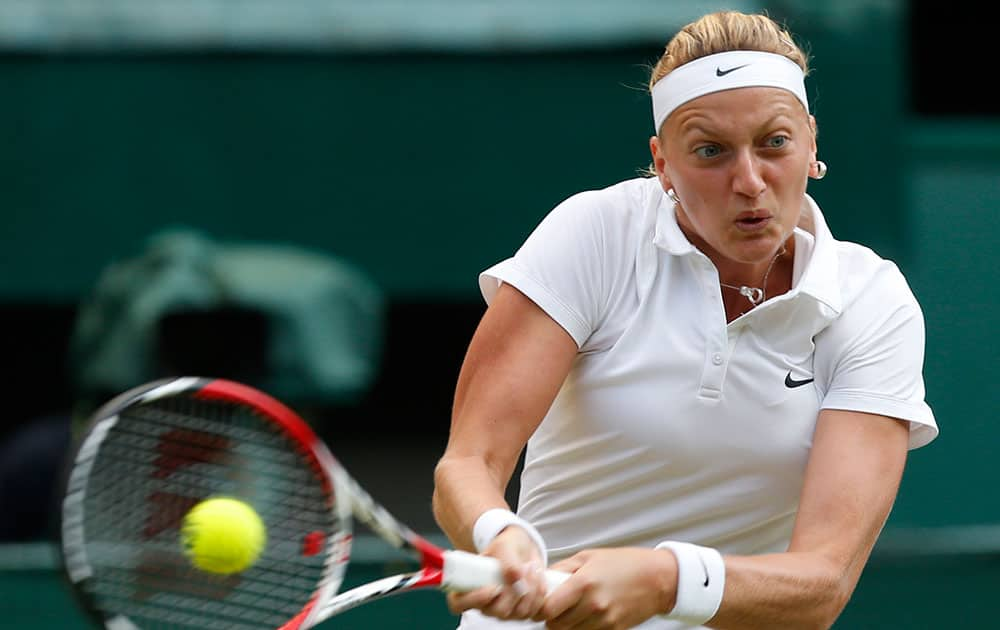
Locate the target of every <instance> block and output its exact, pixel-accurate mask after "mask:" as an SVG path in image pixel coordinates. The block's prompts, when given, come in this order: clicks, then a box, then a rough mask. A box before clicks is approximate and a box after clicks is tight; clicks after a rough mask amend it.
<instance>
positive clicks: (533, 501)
mask: <svg viewBox="0 0 1000 630" xmlns="http://www.w3.org/2000/svg"><path fill="white" fill-rule="evenodd" d="M794 237H795V239H796V240H795V261H794V272H793V282H792V289H791V291H789V292H788V293H786V294H784V295H780V296H777V297H774V298H771V299H768V300H767V301H766V302H765V303H763V304H761V305H759V306H757V307H756V308H754V309H753V310H751V311H749V312H748V313H746V314H745V315H743V316H741V317H740V318H738V319H736V320H734V321H733V322H731V323H728V324H727V322H726V315H725V311H724V308H723V302H722V294H721V288H720V285H719V278H718V274H717V271H716V269H715V266H714V265H713V264H712V262H711V261H710V260H709V258H708V257H707V256H705V255H704V254H703V253H701V252H700V251H699V250H697V249H696V248H695V247H694V246H693V245H692V244H691V243H690V242H689V241H688V240H687V238H686V237H685V236H684V234H683V233H682V232H681V230H680V228H679V227H678V225H677V220H676V215H675V208H674V204H673V203H672V202H671V201H670V200H669V199H668V198H667V197H666V195H665V194H664V193H663V190H662V188H661V187H660V183H659V181H657V180H656V179H655V178H638V179H632V180H628V181H625V182H622V183H620V184H617V185H614V186H611V187H609V188H606V189H603V190H598V191H588V192H584V193H580V194H577V195H575V196H573V197H571V198H569V199H568V200H566V201H565V202H563V203H562V204H560V205H559V206H558V207H556V208H555V209H554V210H553V211H552V212H551V213H550V214H549V215H548V216H547V217H546V218H545V219H544V220H543V221H542V223H541V224H540V225H539V226H538V227H537V228H536V229H535V231H534V232H533V233H532V234H531V236H530V237H529V238H528V239H527V241H526V242H525V243H524V245H523V246H522V247H521V248H520V249H519V250H518V252H517V253H516V255H515V256H514V257H513V258H510V259H508V260H505V261H503V262H501V263H499V264H497V265H495V266H494V267H491V268H490V269H488V270H486V271H485V272H483V274H482V275H481V276H480V287H481V289H482V292H483V295H484V296H485V298H486V299H487V301H489V300H490V299H491V298H492V296H493V295H494V293H495V292H496V289H497V287H498V286H499V284H500V282H508V283H510V284H511V285H513V286H515V287H517V289H519V290H520V291H521V292H522V293H524V294H525V295H527V296H528V297H529V298H531V299H532V300H533V301H534V302H535V303H536V304H538V305H539V306H540V307H541V308H542V309H543V310H544V311H545V312H546V313H548V314H549V315H550V316H551V317H552V318H553V319H554V320H555V321H556V322H558V323H559V324H560V325H561V326H562V327H563V328H564V329H566V331H567V332H568V333H569V334H570V335H571V336H572V337H573V339H574V340H575V341H576V343H577V345H578V346H579V348H580V353H579V355H578V357H577V359H576V362H575V364H574V366H573V368H572V370H571V372H570V374H569V376H568V378H567V380H566V382H565V383H564V385H563V387H562V389H561V390H560V392H559V394H558V396H557V398H556V400H555V402H554V403H553V405H552V407H551V409H550V410H549V412H548V414H547V415H546V416H545V418H544V419H543V420H542V423H541V424H540V426H539V427H538V429H537V430H536V431H535V433H534V435H532V437H531V439H530V440H529V442H528V447H527V451H526V454H525V465H524V471H523V473H522V476H521V490H520V500H519V506H518V513H519V514H520V515H521V516H522V517H524V518H525V519H527V520H528V521H530V522H531V523H533V524H534V525H535V526H536V527H537V528H538V530H539V532H540V533H541V534H542V537H543V538H544V539H545V541H546V543H547V544H548V546H549V555H550V557H551V558H552V559H553V560H558V559H562V558H565V557H568V556H570V555H572V554H574V553H576V552H578V551H581V550H583V549H587V548H591V547H614V546H642V547H653V546H654V545H656V544H657V543H659V542H661V541H663V540H667V539H670V540H679V541H685V542H691V543H696V544H700V545H706V546H711V547H716V548H718V549H719V550H720V551H721V552H722V553H723V554H727V553H731V554H759V553H769V552H779V551H783V550H785V549H786V548H787V545H788V542H789V539H790V536H791V531H792V526H793V523H794V519H795V514H796V510H797V507H798V500H799V493H800V490H801V487H802V481H803V473H804V470H805V465H806V460H807V458H808V457H809V450H810V446H811V442H812V435H813V430H814V428H815V424H816V419H817V415H818V412H819V410H820V409H822V408H832V409H848V410H855V411H863V412H869V413H874V414H880V415H886V416H891V417H895V418H900V419H903V420H907V421H909V423H910V448H917V447H919V446H922V445H924V444H927V443H928V442H930V441H931V440H932V439H934V437H935V436H936V435H937V426H936V424H935V421H934V417H933V414H932V413H931V410H930V408H929V407H928V406H927V405H926V404H925V402H924V385H923V377H922V365H923V351H924V328H923V316H922V314H921V311H920V307H919V306H918V304H917V302H916V300H915V299H914V297H913V294H912V292H911V291H910V289H909V287H908V285H907V283H906V281H905V279H904V278H903V276H902V275H901V274H900V272H899V270H898V269H897V267H896V266H895V265H894V264H893V263H891V262H889V261H886V260H883V259H881V258H879V257H878V256H877V255H876V254H875V253H873V252H872V251H871V250H869V249H868V248H865V247H862V246H860V245H857V244H853V243H846V242H840V241H836V240H834V238H833V237H832V236H831V234H830V232H829V230H828V228H827V226H826V223H825V222H824V220H823V216H822V213H821V212H820V210H819V208H818V207H817V206H816V204H815V202H813V200H812V199H811V198H808V197H807V199H806V207H804V208H803V213H802V220H801V221H800V225H799V227H798V228H796V230H795V235H794ZM810 379H812V380H811V382H806V381H810ZM476 619H479V622H478V623H475V624H473V621H474V620H476ZM470 624H471V625H470ZM492 627H496V628H513V627H524V628H532V627H541V626H539V625H531V624H510V623H509V622H508V623H502V622H496V621H494V620H488V621H487V620H482V619H480V616H479V615H469V614H467V615H466V618H465V619H464V620H463V625H462V628H492ZM641 627H642V628H644V629H645V628H657V629H661V628H662V629H667V628H670V629H673V628H681V627H683V626H682V625H678V624H677V623H676V622H672V621H666V620H663V619H654V620H651V621H650V622H648V623H647V624H643V625H642V626H641Z"/></svg>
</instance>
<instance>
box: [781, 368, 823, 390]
mask: <svg viewBox="0 0 1000 630" xmlns="http://www.w3.org/2000/svg"><path fill="white" fill-rule="evenodd" d="M814 380H816V379H812V378H807V379H805V380H802V381H797V380H795V379H793V378H792V372H791V370H789V372H788V374H786V375H785V387H787V388H789V389H792V388H793V387H802V386H803V385H808V384H809V383H812V382H813V381H814Z"/></svg>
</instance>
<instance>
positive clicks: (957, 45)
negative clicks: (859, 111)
mask: <svg viewBox="0 0 1000 630" xmlns="http://www.w3.org/2000/svg"><path fill="white" fill-rule="evenodd" d="M905 6H906V7H907V11H908V18H907V21H908V27H909V28H908V35H909V42H908V53H909V62H908V64H907V67H906V68H903V69H902V70H904V71H907V72H908V73H909V83H910V109H911V111H912V112H913V113H914V114H917V115H920V116H953V117H960V116H974V117H987V116H1000V100H997V99H996V98H992V97H988V96H986V93H987V90H984V89H982V86H984V85H988V84H992V83H994V82H995V78H996V68H995V66H996V64H995V58H996V56H995V48H996V21H995V20H993V19H990V18H989V17H987V14H986V13H984V10H985V7H988V6H989V5H987V4H983V3H981V2H971V1H966V2H962V1H959V2H931V1H930V0H911V1H910V2H909V3H906V4H905Z"/></svg>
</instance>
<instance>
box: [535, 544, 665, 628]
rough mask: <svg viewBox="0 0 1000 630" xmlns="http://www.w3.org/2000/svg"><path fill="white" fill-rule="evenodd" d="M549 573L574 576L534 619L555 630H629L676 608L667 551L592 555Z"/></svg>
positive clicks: (619, 550)
mask: <svg viewBox="0 0 1000 630" xmlns="http://www.w3.org/2000/svg"><path fill="white" fill-rule="evenodd" d="M550 568H552V569H554V570H558V571H564V572H566V573H572V574H573V575H572V576H571V577H570V579H569V580H567V581H566V582H565V583H563V584H562V586H560V587H559V588H557V589H556V590H554V591H553V592H552V593H551V594H550V595H549V597H548V598H546V599H545V600H544V604H543V605H542V607H541V609H540V610H539V611H538V613H537V614H535V616H534V617H533V618H534V619H535V621H545V622H546V627H547V628H551V629H553V630H563V629H566V628H574V629H580V630H582V629H588V630H589V629H598V628H600V629H606V630H612V629H614V630H619V629H625V628H632V627H633V626H637V625H639V624H640V623H642V622H643V621H645V620H647V619H649V618H650V617H653V616H654V615H658V614H664V613H668V612H670V611H671V610H672V609H673V607H674V598H675V596H676V592H677V560H676V559H675V557H674V554H673V553H671V552H670V551H667V550H653V549H641V548H638V547H622V548H617V549H591V550H587V551H581V552H580V553H578V554H576V555H574V556H573V557H571V558H568V559H566V560H563V561H562V562H558V563H556V564H554V565H552V567H550Z"/></svg>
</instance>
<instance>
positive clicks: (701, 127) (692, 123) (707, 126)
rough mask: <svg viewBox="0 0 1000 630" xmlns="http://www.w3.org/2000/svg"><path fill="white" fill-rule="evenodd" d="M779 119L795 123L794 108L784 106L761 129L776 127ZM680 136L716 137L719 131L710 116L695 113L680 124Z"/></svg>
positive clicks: (761, 125)
mask: <svg viewBox="0 0 1000 630" xmlns="http://www.w3.org/2000/svg"><path fill="white" fill-rule="evenodd" d="M779 118H787V119H788V120H789V122H792V121H794V117H793V111H792V108H791V107H789V106H785V105H782V106H781V111H778V112H777V113H775V114H774V115H773V116H771V117H770V118H768V119H767V120H765V121H763V122H762V123H761V124H760V125H759V126H760V127H769V126H772V125H774V123H775V121H777V120H778V119H779ZM677 131H678V135H679V136H680V137H684V136H687V135H689V134H691V133H697V132H700V133H702V134H704V135H706V136H712V135H716V134H717V133H718V130H717V129H716V128H715V127H714V125H712V123H711V120H710V118H709V117H708V116H706V115H704V114H701V113H693V114H692V115H691V117H690V118H686V119H684V120H682V121H681V122H680V123H679V126H678V129H677Z"/></svg>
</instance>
